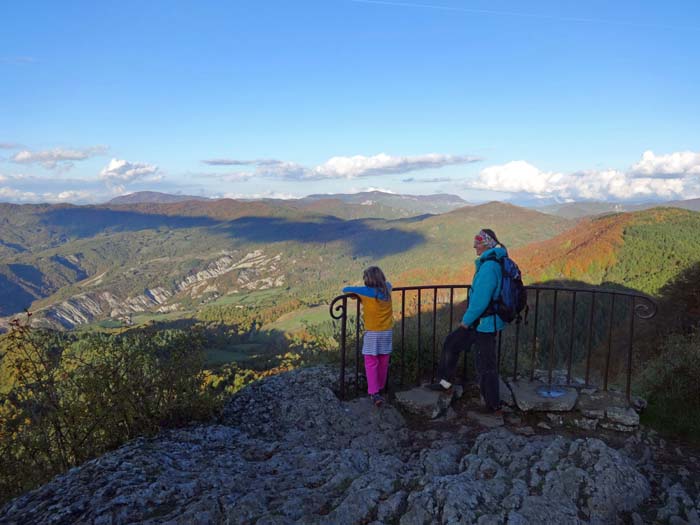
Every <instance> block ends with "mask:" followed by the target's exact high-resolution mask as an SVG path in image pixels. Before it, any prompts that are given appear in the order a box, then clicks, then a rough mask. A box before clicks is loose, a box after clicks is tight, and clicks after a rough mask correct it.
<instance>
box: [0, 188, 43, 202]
mask: <svg viewBox="0 0 700 525" xmlns="http://www.w3.org/2000/svg"><path fill="white" fill-rule="evenodd" d="M38 198H39V197H38V195H37V194H36V193H33V192H30V191H20V190H16V189H14V188H5V187H0V199H1V200H4V201H9V202H35V201H37V199H38Z"/></svg>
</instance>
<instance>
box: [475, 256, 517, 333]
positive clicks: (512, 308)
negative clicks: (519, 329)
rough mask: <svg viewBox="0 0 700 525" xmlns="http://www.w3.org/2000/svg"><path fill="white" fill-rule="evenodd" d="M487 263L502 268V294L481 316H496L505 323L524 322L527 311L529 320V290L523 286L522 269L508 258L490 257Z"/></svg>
mask: <svg viewBox="0 0 700 525" xmlns="http://www.w3.org/2000/svg"><path fill="white" fill-rule="evenodd" d="M486 260H487V261H496V262H497V263H498V264H500V266H501V293H500V295H499V296H498V298H497V299H493V300H492V301H491V304H490V305H489V307H488V308H487V309H486V311H485V312H484V313H483V314H482V315H481V317H485V316H487V315H493V314H496V315H498V317H500V318H501V320H503V322H505V323H512V322H513V321H517V322H518V323H519V322H520V321H521V320H522V315H521V314H522V312H523V310H525V317H526V318H527V290H526V289H525V286H524V285H523V277H522V274H521V273H520V268H518V265H517V264H515V261H513V259H511V258H510V257H508V256H507V255H506V256H505V257H501V258H500V259H499V258H497V257H496V256H493V257H489V258H487V259H486Z"/></svg>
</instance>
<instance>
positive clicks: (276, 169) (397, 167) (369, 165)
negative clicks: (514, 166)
mask: <svg viewBox="0 0 700 525" xmlns="http://www.w3.org/2000/svg"><path fill="white" fill-rule="evenodd" d="M480 160H481V159H480V158H479V157H474V156H471V155H445V154H440V153H428V154H425V155H413V156H393V155H387V154H386V153H379V154H377V155H371V156H366V155H354V156H350V157H343V156H337V157H331V158H330V159H328V160H327V161H326V162H324V163H323V164H319V165H318V166H314V167H308V166H304V165H302V164H298V163H296V162H289V161H282V160H274V159H261V160H254V161H249V160H236V159H210V160H204V161H202V162H204V163H205V164H209V165H217V166H244V165H255V166H256V168H255V172H254V175H256V176H262V177H273V178H281V179H286V180H296V181H299V180H323V179H356V178H361V177H371V176H374V175H388V174H395V173H409V172H412V171H420V170H426V169H436V168H442V167H445V166H452V165H459V164H469V163H472V162H478V161H480Z"/></svg>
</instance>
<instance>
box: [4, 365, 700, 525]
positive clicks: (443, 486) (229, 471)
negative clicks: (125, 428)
mask: <svg viewBox="0 0 700 525" xmlns="http://www.w3.org/2000/svg"><path fill="white" fill-rule="evenodd" d="M336 377H337V376H336V373H335V372H334V371H333V370H331V369H328V368H310V369H304V370H298V371H294V372H290V373H286V374H282V375H279V376H275V377H271V378H268V379H266V380H263V381H260V382H257V383H255V384H253V385H251V386H249V387H247V388H245V389H244V390H242V391H241V392H239V394H238V395H236V396H234V397H233V398H232V399H231V401H230V402H229V403H228V405H227V406H226V409H225V410H224V413H223V415H222V417H221V419H220V420H219V421H217V422H216V423H212V424H210V425H205V426H196V427H191V428H185V429H179V430H171V431H165V432H162V433H161V434H159V435H158V436H157V437H155V438H152V439H138V440H135V441H133V442H130V443H128V444H126V445H125V446H123V447H121V448H120V449H118V450H116V451H114V452H112V453H109V454H106V455H105V456H103V457H101V458H98V459H95V460H93V461H90V462H88V463H86V464H84V465H82V466H81V467H78V468H75V469H72V470H71V471H69V472H67V473H66V474H64V475H62V476H58V477H57V478H55V479H54V480H53V481H51V482H50V483H48V484H47V485H45V486H43V487H41V488H39V489H37V490H35V491H32V492H30V493H28V494H25V495H24V496H21V497H19V498H17V499H15V500H13V501H11V502H10V503H9V504H7V505H6V506H5V507H4V508H3V509H2V510H0V522H2V523H8V524H20V523H55V524H63V523H65V524H68V523H71V524H72V523H95V524H108V523H113V524H115V523H149V524H155V523H172V524H175V523H182V524H192V523H229V524H253V523H255V524H257V525H263V524H267V525H270V524H280V525H281V524H293V523H295V524H334V525H340V524H369V523H372V524H374V525H377V524H391V523H396V524H400V525H417V524H422V525H427V524H433V523H441V524H457V523H479V524H486V523H493V524H496V523H499V524H505V523H508V524H525V523H533V524H534V523H537V524H546V523H550V524H562V523H572V524H574V523H580V524H583V523H592V524H605V523H645V522H657V523H698V511H699V509H698V503H699V502H698V491H699V489H700V486H699V484H700V478H699V477H698V472H699V471H700V468H699V467H698V464H697V462H695V463H694V462H693V459H692V458H691V457H689V456H686V457H684V458H682V459H683V462H684V464H685V465H686V466H684V467H682V470H681V468H679V467H678V466H677V465H671V463H669V462H668V461H667V460H668V458H667V457H666V456H664V455H663V454H664V453H665V452H664V450H665V449H664V447H663V446H662V445H663V443H662V442H661V440H659V439H658V438H657V437H654V436H653V434H649V433H648V432H646V431H644V430H641V431H639V432H637V433H635V434H634V435H631V436H625V437H624V438H622V439H624V441H620V442H619V444H618V446H614V445H610V444H606V442H605V441H604V440H603V439H600V437H596V436H593V435H586V436H583V435H581V436H579V437H577V436H564V435H556V434H551V433H548V434H544V435H535V436H529V437H526V436H522V435H518V434H516V433H514V432H513V431H512V430H514V429H508V428H499V429H497V430H490V431H488V432H482V431H481V430H480V429H479V428H476V427H474V426H472V425H470V424H465V421H461V420H460V419H459V418H456V419H455V420H453V421H452V422H444V421H443V422H440V423H430V424H429V423H427V422H425V421H412V420H407V419H405V418H404V416H402V415H401V414H400V413H399V412H398V411H397V410H396V409H394V408H392V407H391V406H389V407H385V408H383V409H379V410H378V409H375V408H374V407H372V406H371V405H370V404H369V403H368V402H367V401H366V400H365V399H358V400H354V401H350V402H341V401H339V400H338V399H337V397H336V396H335V394H334V393H333V390H332V389H331V387H332V385H333V384H334V381H335V379H336ZM670 453H671V454H674V452H673V451H670ZM696 461H697V460H696Z"/></svg>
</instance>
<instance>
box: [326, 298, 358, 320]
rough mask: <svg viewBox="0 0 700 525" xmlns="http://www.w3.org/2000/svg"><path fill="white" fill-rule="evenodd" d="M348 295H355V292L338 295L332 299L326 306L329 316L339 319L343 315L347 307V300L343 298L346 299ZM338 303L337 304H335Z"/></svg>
mask: <svg viewBox="0 0 700 525" xmlns="http://www.w3.org/2000/svg"><path fill="white" fill-rule="evenodd" d="M349 297H357V296H356V295H355V294H352V293H351V294H343V295H339V296H338V297H336V298H335V299H333V301H332V302H331V304H330V306H329V307H328V310H329V313H330V314H331V318H333V319H336V320H340V319H342V318H343V316H345V313H346V312H345V310H346V308H347V306H346V305H347V300H343V299H348V298H349ZM336 303H338V304H336Z"/></svg>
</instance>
